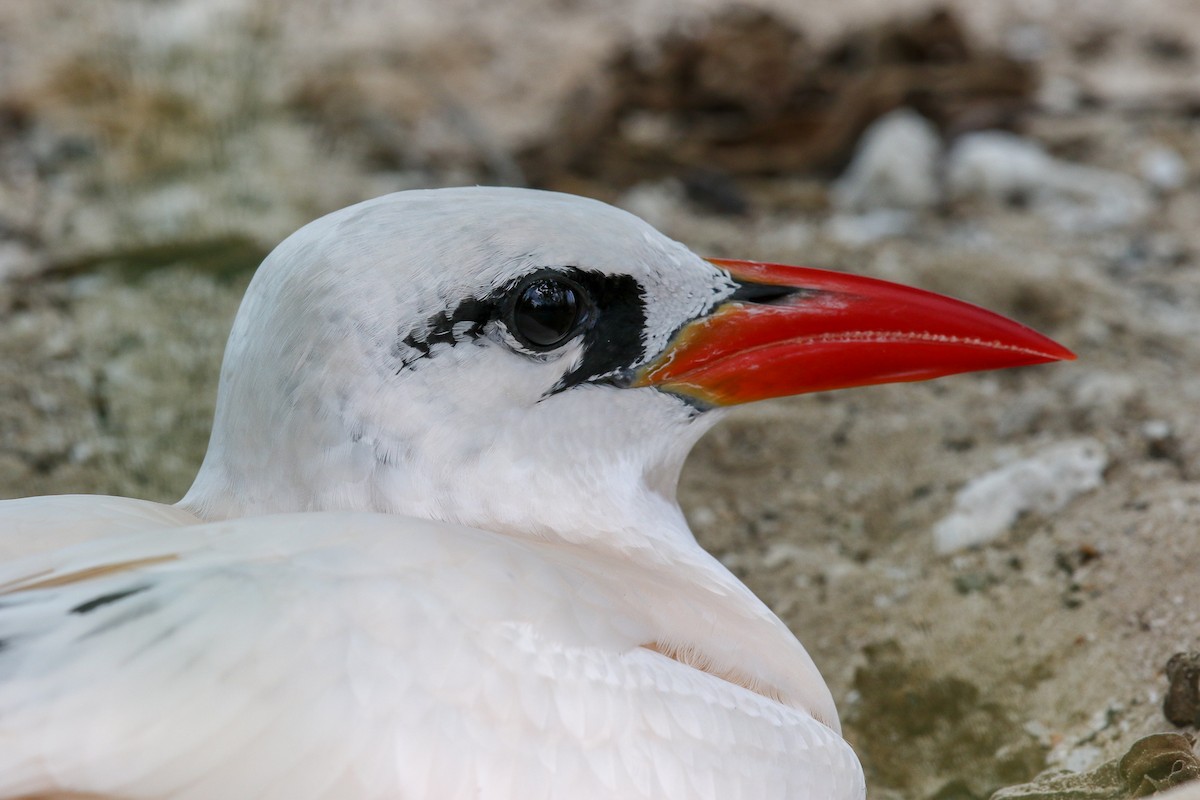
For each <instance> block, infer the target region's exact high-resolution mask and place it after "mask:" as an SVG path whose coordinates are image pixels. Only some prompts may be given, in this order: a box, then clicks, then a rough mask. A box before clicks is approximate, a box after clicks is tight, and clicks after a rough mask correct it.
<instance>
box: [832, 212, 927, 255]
mask: <svg viewBox="0 0 1200 800" xmlns="http://www.w3.org/2000/svg"><path fill="white" fill-rule="evenodd" d="M916 223H917V220H916V217H915V215H914V214H913V212H912V211H904V210H901V209H898V208H877V209H875V210H874V211H867V212H866V213H863V214H835V215H833V216H832V217H830V218H829V220H828V222H826V224H825V230H826V232H827V233H828V234H829V236H830V237H831V238H832V239H833V240H834V241H836V242H838V243H839V244H843V245H845V246H847V247H863V246H865V245H868V244H871V243H873V242H877V241H879V240H880V239H888V238H891V237H894V236H903V235H904V234H906V233H908V232H909V231H911V230H912V229H913V228H914V227H915V226H916Z"/></svg>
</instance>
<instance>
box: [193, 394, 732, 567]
mask: <svg viewBox="0 0 1200 800" xmlns="http://www.w3.org/2000/svg"><path fill="white" fill-rule="evenodd" d="M221 422H222V421H221V419H220V417H218V430H217V431H216V432H215V433H214V436H213V440H212V442H211V443H210V447H209V451H208V454H207V456H206V458H205V462H204V465H203V466H202V468H201V470H200V473H199V475H198V476H197V478H196V481H195V483H194V484H193V486H192V488H191V490H189V492H188V494H187V495H186V496H185V497H184V498H183V500H181V501H180V503H179V505H180V506H181V507H183V508H185V509H187V510H188V511H191V512H193V513H195V514H197V515H198V516H200V517H201V518H204V519H210V520H215V519H228V518H234V517H242V516H251V515H261V514H273V513H287V512H296V511H375V512H383V513H391V514H401V515H406V516H413V517H419V518H423V519H433V520H438V521H443V522H450V523H456V524H462V525H468V526H471V527H475V528H481V529H484V530H493V531H497V532H501V533H506V534H511V535H518V536H524V537H530V538H535V539H540V540H549V541H554V540H557V541H563V542H568V543H576V544H584V543H591V544H595V545H596V546H597V547H599V548H601V549H604V550H608V551H616V552H631V551H637V550H639V549H642V548H645V547H651V548H653V549H655V550H660V551H663V552H670V551H672V550H676V549H679V550H693V549H696V548H697V545H696V543H695V539H694V537H693V535H692V533H691V531H690V529H689V527H688V524H687V521H686V519H685V518H684V516H683V513H682V511H681V510H680V508H679V505H678V503H677V502H676V499H675V488H676V484H677V482H678V478H679V472H680V469H681V467H682V464H683V460H684V458H685V456H686V453H687V451H688V449H690V445H691V443H692V442H691V440H692V439H694V438H698V436H699V435H700V433H701V432H702V430H703V429H706V428H707V427H708V425H707V424H703V423H701V424H700V425H699V426H697V427H696V429H695V430H694V431H689V433H688V434H687V435H682V436H681V434H680V432H679V431H678V430H666V431H662V432H661V433H656V432H653V431H639V432H635V433H634V434H633V436H632V437H631V438H637V439H638V441H636V442H634V441H630V442H616V443H614V442H612V441H604V440H603V438H602V437H599V436H598V437H596V438H595V440H594V441H589V439H590V437H589V436H588V435H587V434H586V432H584V433H583V434H581V433H580V431H579V430H575V431H573V434H574V435H575V436H576V437H577V438H576V439H574V440H570V439H568V438H565V437H564V439H563V446H562V447H558V448H556V447H550V448H549V449H548V451H547V452H539V453H536V454H526V453H525V452H524V451H525V450H526V449H527V448H528V446H529V442H530V441H531V440H532V438H531V437H532V433H531V432H529V431H523V430H521V428H520V424H519V423H514V424H513V425H509V426H497V427H496V428H495V430H493V431H491V432H490V433H488V434H487V435H483V434H481V433H480V432H479V431H472V430H469V429H460V428H458V427H456V426H455V425H453V424H452V422H449V421H448V422H445V423H439V424H435V425H430V426H427V427H425V428H424V429H421V430H416V429H414V430H410V431H407V432H405V433H404V435H397V434H396V433H395V432H394V431H393V432H389V433H388V434H382V433H379V432H378V431H372V430H370V429H366V430H363V429H358V430H356V431H355V432H354V433H353V435H351V434H349V433H347V432H346V431H345V430H344V429H342V428H344V426H335V425H333V424H330V425H327V426H325V427H324V428H322V427H320V426H317V425H315V424H313V422H312V421H311V420H310V421H308V422H306V423H305V424H304V425H303V426H300V427H299V428H298V429H297V430H288V429H287V428H286V426H285V427H283V428H282V429H280V428H279V427H278V426H277V430H276V432H275V433H274V434H273V435H272V436H270V437H269V438H268V437H263V436H262V435H261V434H259V433H258V432H256V431H253V430H241V431H235V430H230V429H221V428H220V425H221ZM539 433H541V434H543V435H544V434H545V431H541V432H539ZM626 435H628V434H626ZM655 436H659V437H661V438H662V439H663V441H662V442H657V441H652V439H653V438H654V437H655ZM549 441H554V439H553V437H551V438H550V439H549ZM250 442H255V443H256V446H253V447H251V446H247V445H248V443H250ZM614 449H615V451H616V452H617V453H619V454H620V455H619V457H612V453H613V452H614Z"/></svg>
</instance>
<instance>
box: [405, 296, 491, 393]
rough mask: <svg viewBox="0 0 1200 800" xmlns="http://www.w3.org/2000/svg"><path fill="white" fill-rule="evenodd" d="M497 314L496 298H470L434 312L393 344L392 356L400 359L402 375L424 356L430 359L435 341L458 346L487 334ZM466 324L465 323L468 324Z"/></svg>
mask: <svg viewBox="0 0 1200 800" xmlns="http://www.w3.org/2000/svg"><path fill="white" fill-rule="evenodd" d="M495 314H496V301H495V300H494V299H493V298H491V297H486V298H484V299H482V300H479V299H476V298H474V297H469V298H467V299H466V300H463V301H462V302H461V303H459V304H458V305H457V306H455V307H454V308H452V309H449V310H447V311H441V312H438V313H437V314H434V315H433V316H432V317H430V318H429V319H428V320H426V322H425V325H424V328H423V329H422V330H420V331H409V332H408V333H407V334H405V335H404V336H403V337H402V338H400V339H399V341H398V342H397V343H396V345H394V346H393V347H392V355H394V356H396V357H397V358H399V359H400V366H399V367H398V368H397V369H396V374H397V375H399V374H400V373H401V372H403V371H404V370H405V369H406V368H408V367H410V366H412V365H413V364H414V363H416V362H417V361H419V360H420V359H422V358H429V355H430V353H432V352H433V346H434V345H435V344H448V345H451V346H453V345H456V344H458V343H459V342H462V341H466V340H468V339H478V338H479V337H480V336H482V335H483V329H484V326H486V325H487V323H488V321H489V320H491V319H492V317H494V316H495ZM464 323H465V325H464Z"/></svg>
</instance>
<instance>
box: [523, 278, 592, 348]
mask: <svg viewBox="0 0 1200 800" xmlns="http://www.w3.org/2000/svg"><path fill="white" fill-rule="evenodd" d="M512 297H513V304H512V309H511V310H510V312H509V314H508V328H509V330H510V331H511V332H512V335H513V336H514V337H516V338H517V340H518V341H519V342H520V343H521V344H523V345H525V346H526V347H528V348H530V349H531V350H543V351H544V350H549V349H551V348H554V347H557V346H558V345H560V344H562V343H563V342H565V341H566V340H567V339H569V338H571V336H572V335H574V333H575V332H576V330H577V329H578V327H579V323H580V321H581V319H582V317H583V314H584V309H585V306H586V301H587V297H586V295H585V294H584V291H583V289H582V288H581V287H580V286H579V285H578V284H576V283H574V282H573V281H569V280H567V279H565V278H562V277H559V276H553V277H550V276H545V275H542V276H536V275H535V276H533V277H531V278H527V279H526V280H525V281H524V282H522V283H521V284H519V285H518V286H517V288H516V290H515V291H514V292H513V295H512Z"/></svg>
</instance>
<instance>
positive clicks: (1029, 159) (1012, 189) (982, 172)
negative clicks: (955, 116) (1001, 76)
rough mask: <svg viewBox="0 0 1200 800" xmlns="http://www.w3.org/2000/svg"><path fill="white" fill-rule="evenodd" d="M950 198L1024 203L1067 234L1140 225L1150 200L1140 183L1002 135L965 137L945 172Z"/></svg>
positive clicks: (952, 153) (1149, 206)
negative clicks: (1059, 157)
mask: <svg viewBox="0 0 1200 800" xmlns="http://www.w3.org/2000/svg"><path fill="white" fill-rule="evenodd" d="M946 186H947V191H948V193H949V195H950V197H951V198H954V199H966V198H983V199H986V200H992V201H998V202H1011V201H1012V200H1014V199H1017V198H1020V199H1023V200H1025V201H1027V202H1029V203H1030V204H1031V205H1032V206H1034V207H1035V208H1037V209H1038V211H1039V212H1041V213H1044V214H1046V216H1047V218H1048V219H1049V220H1050V221H1051V222H1052V223H1054V224H1055V225H1056V226H1057V227H1059V228H1061V229H1063V230H1069V231H1080V232H1090V231H1100V230H1108V229H1111V228H1118V227H1122V226H1126V225H1131V224H1134V223H1137V222H1139V221H1141V220H1143V219H1145V217H1146V216H1147V215H1148V214H1149V212H1150V208H1151V204H1150V196H1149V194H1148V193H1147V191H1146V189H1145V187H1144V186H1143V185H1142V183H1141V182H1140V181H1138V180H1137V179H1136V178H1133V177H1131V176H1129V175H1123V174H1121V173H1117V172H1111V171H1108V170H1103V169H1097V168H1095V167H1086V166H1081V165H1079V164H1073V163H1070V162H1068V161H1062V160H1060V159H1057V158H1054V157H1053V156H1051V155H1050V154H1049V153H1047V152H1046V151H1045V150H1044V149H1042V147H1041V145H1039V144H1038V143H1036V142H1033V141H1031V140H1029V139H1024V138H1022V137H1020V136H1017V135H1015V134H1011V133H1004V132H1002V131H984V132H982V133H972V134H968V135H966V136H963V137H962V138H961V139H959V140H958V142H957V144H955V146H954V147H953V148H952V149H951V151H950V155H949V157H948V161H947V167H946Z"/></svg>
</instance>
